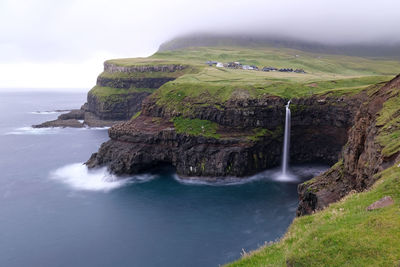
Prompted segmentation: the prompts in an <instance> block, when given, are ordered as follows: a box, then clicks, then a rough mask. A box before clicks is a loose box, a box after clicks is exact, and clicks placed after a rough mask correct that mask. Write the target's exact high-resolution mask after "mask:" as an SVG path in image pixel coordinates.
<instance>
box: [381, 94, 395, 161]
mask: <svg viewBox="0 0 400 267" xmlns="http://www.w3.org/2000/svg"><path fill="white" fill-rule="evenodd" d="M377 125H378V126H381V128H380V130H379V133H378V142H379V143H380V145H381V146H382V147H383V149H382V154H383V155H385V156H386V157H390V156H392V155H394V154H396V153H398V152H399V151H400V93H399V89H397V90H392V92H391V96H390V98H389V99H388V100H387V101H386V102H385V103H384V104H383V108H382V110H380V112H379V116H378V118H377Z"/></svg>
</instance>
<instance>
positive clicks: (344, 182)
mask: <svg viewBox="0 0 400 267" xmlns="http://www.w3.org/2000/svg"><path fill="white" fill-rule="evenodd" d="M399 91H400V75H398V76H397V77H396V78H394V79H393V80H391V81H390V82H388V83H387V84H385V85H383V86H382V85H381V86H380V88H379V90H376V92H374V93H373V94H371V95H370V96H369V97H368V98H365V102H363V103H362V105H361V106H360V107H359V109H358V112H357V114H356V117H355V122H354V125H353V126H352V127H351V129H350V130H349V134H348V136H349V137H348V141H347V144H346V145H345V146H344V147H343V150H342V157H341V160H340V161H339V162H338V163H337V164H336V165H335V166H333V167H332V168H331V169H330V170H328V171H327V172H325V173H323V174H322V175H320V176H318V177H315V178H314V179H312V180H310V181H308V182H306V183H303V184H301V185H299V187H298V192H299V199H300V204H299V207H298V210H297V215H298V216H301V215H305V214H310V213H312V212H314V211H316V210H320V209H323V208H324V207H326V206H327V205H329V204H330V203H332V202H335V201H338V200H339V199H341V198H342V197H344V196H346V195H347V194H348V193H349V192H350V191H352V190H356V191H362V190H365V189H366V188H369V187H370V186H371V185H372V184H373V183H374V182H375V181H376V179H377V178H378V177H376V176H375V174H376V173H377V172H379V171H381V170H383V169H385V168H386V167H388V166H391V165H393V163H394V162H395V159H396V157H398V156H399V155H398V153H397V154H395V155H392V156H391V157H389V158H388V157H385V156H384V155H383V154H382V153H381V150H382V147H381V145H380V144H379V142H378V134H379V130H380V128H381V127H382V125H377V117H378V115H379V112H380V111H381V109H382V107H383V104H384V103H385V101H387V100H388V99H389V98H391V97H395V96H397V95H398V94H399Z"/></svg>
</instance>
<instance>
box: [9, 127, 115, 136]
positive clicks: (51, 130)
mask: <svg viewBox="0 0 400 267" xmlns="http://www.w3.org/2000/svg"><path fill="white" fill-rule="evenodd" d="M109 128H110V127H88V126H85V127H82V128H71V127H44V128H33V127H20V128H16V129H15V130H13V131H11V132H7V133H4V134H3V135H45V134H60V133H61V131H62V130H65V129H74V130H95V131H97V130H108V129H109Z"/></svg>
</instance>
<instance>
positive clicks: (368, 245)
mask: <svg viewBox="0 0 400 267" xmlns="http://www.w3.org/2000/svg"><path fill="white" fill-rule="evenodd" d="M378 175H379V176H380V177H381V178H380V180H378V182H377V183H376V184H375V186H374V187H373V188H371V189H370V190H369V191H368V192H363V193H357V194H350V195H349V196H348V197H346V198H345V199H343V200H341V201H340V202H338V203H335V204H332V205H330V206H329V207H328V208H327V209H325V210H323V211H321V212H318V213H316V214H313V215H310V216H304V217H300V218H296V219H295V220H294V221H293V223H292V225H291V226H290V227H289V229H288V232H287V233H286V235H285V236H284V237H283V238H282V240H281V241H279V242H277V243H274V244H272V245H266V246H265V247H262V248H260V249H259V250H257V251H255V252H251V253H246V254H244V256H243V257H242V259H240V260H239V261H237V262H234V263H232V264H229V265H228V266H398V265H399V264H400V238H399V237H400V167H398V166H397V165H395V166H393V167H391V168H389V169H387V170H385V171H384V172H382V173H379V174H378ZM388 195H389V196H391V197H392V198H393V199H394V202H395V204H394V205H392V206H389V207H386V208H382V209H378V210H374V211H366V208H367V207H368V206H369V205H370V204H372V203H373V202H374V201H376V200H379V199H380V198H382V197H384V196H388Z"/></svg>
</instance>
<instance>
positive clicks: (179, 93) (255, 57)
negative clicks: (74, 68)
mask: <svg viewBox="0 0 400 267" xmlns="http://www.w3.org/2000/svg"><path fill="white" fill-rule="evenodd" d="M209 60H211V61H218V62H222V63H227V62H235V61H238V62H240V63H241V64H243V65H256V66H257V67H258V68H259V69H260V70H259V71H256V70H243V69H231V68H218V67H216V66H215V65H213V66H209V65H207V64H205V63H206V61H209ZM106 63H109V64H114V65H117V66H124V67H130V66H155V65H169V64H180V65H184V66H186V68H185V69H183V70H180V71H176V72H170V73H160V72H132V73H123V72H117V73H108V72H103V73H102V74H101V75H100V77H107V78H113V79H129V78H157V77H160V76H161V75H162V76H164V77H171V78H176V79H175V80H173V81H170V82H168V83H166V84H164V85H163V86H161V87H160V88H159V89H158V90H154V91H155V92H154V93H153V97H155V98H157V99H158V102H157V103H158V104H160V105H164V106H166V107H167V108H170V109H176V110H178V111H180V112H181V113H182V112H184V111H186V112H187V111H188V109H190V107H191V106H193V103H198V104H202V105H204V104H207V105H220V104H223V103H225V102H226V101H228V100H229V99H231V98H237V97H248V98H258V97H263V96H267V95H275V96H280V97H283V98H287V99H289V98H294V97H302V96H307V95H312V94H325V93H334V94H347V93H348V94H351V93H356V92H358V91H360V90H362V89H364V88H366V87H368V86H370V85H373V84H376V83H379V82H383V81H388V80H390V79H391V78H393V76H394V75H395V74H397V73H399V72H400V62H399V61H396V60H387V59H370V58H362V57H353V56H344V55H331V54H318V53H310V52H303V51H300V50H294V49H289V48H274V47H260V46H259V47H255V48H249V47H238V46H232V47H229V46H218V47H192V48H185V49H182V50H174V51H159V52H157V53H155V54H154V55H152V56H150V57H147V58H124V59H113V60H108V61H106ZM264 66H266V67H275V68H278V69H279V68H292V69H303V70H304V71H305V72H306V73H295V72H279V71H271V72H264V71H261V69H262V68H263V67H264ZM133 90H134V89H133ZM94 91H99V88H98V87H97V88H96V90H94ZM101 91H102V96H104V95H105V92H108V93H109V94H113V93H115V92H114V91H113V90H111V89H108V90H101ZM183 115H185V114H183Z"/></svg>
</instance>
